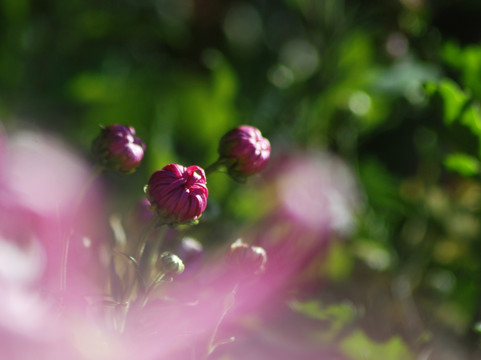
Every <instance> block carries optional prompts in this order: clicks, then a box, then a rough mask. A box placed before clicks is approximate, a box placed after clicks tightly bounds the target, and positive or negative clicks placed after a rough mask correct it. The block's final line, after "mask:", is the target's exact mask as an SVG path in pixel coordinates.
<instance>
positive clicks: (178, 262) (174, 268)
mask: <svg viewBox="0 0 481 360" xmlns="http://www.w3.org/2000/svg"><path fill="white" fill-rule="evenodd" d="M159 262H160V270H161V271H162V272H163V273H164V274H181V273H182V272H183V271H184V269H185V266H184V263H183V262H182V259H181V258H180V257H178V256H177V255H175V254H172V253H171V252H168V251H166V252H164V253H162V254H161V255H160V258H159Z"/></svg>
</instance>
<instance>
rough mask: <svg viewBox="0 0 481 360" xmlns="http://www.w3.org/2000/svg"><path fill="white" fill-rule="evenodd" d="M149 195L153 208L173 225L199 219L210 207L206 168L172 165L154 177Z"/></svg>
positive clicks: (149, 187)
mask: <svg viewBox="0 0 481 360" xmlns="http://www.w3.org/2000/svg"><path fill="white" fill-rule="evenodd" d="M146 195H147V198H148V199H149V201H150V203H151V208H152V210H153V211H154V212H156V213H157V214H158V215H159V216H160V217H161V218H162V219H164V220H165V221H167V222H168V223H169V224H172V223H183V222H187V221H192V220H197V219H198V218H199V217H200V216H201V215H202V213H203V212H204V210H205V208H206V206H207V196H208V195H209V191H208V190H207V186H206V178H205V172H204V170H203V169H202V168H201V167H199V166H196V165H193V166H189V167H184V166H182V165H177V164H169V165H166V166H164V167H163V168H162V169H161V170H157V171H156V172H154V173H153V174H152V176H151V177H150V180H149V183H148V184H147V187H146Z"/></svg>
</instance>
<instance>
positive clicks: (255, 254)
mask: <svg viewBox="0 0 481 360" xmlns="http://www.w3.org/2000/svg"><path fill="white" fill-rule="evenodd" d="M270 150H271V145H270V143H269V140H267V139H266V138H264V137H263V136H262V134H261V132H260V131H259V130H258V129H257V128H255V127H252V126H248V125H242V126H239V127H237V128H235V129H232V130H231V131H229V132H227V133H226V134H225V135H224V136H223V137H222V138H221V140H220V142H219V148H218V152H219V158H218V160H217V161H216V162H215V163H214V164H212V165H211V166H209V167H207V168H206V169H207V171H205V170H204V169H203V168H201V167H200V166H197V165H191V166H188V167H185V166H183V165H179V164H168V165H166V166H164V167H163V168H161V169H160V170H157V171H155V172H154V173H153V174H152V175H151V177H150V179H149V181H148V183H147V185H146V186H145V188H144V191H145V194H146V199H145V200H146V201H148V205H147V208H148V209H149V210H150V211H151V212H152V213H153V217H152V218H151V219H150V220H149V224H151V225H150V226H153V227H152V229H155V228H156V227H158V226H159V225H170V226H173V225H178V224H193V223H196V222H197V221H198V220H199V218H200V217H201V216H202V214H203V213H204V211H205V209H206V207H207V198H208V196H209V190H208V188H207V178H206V173H207V174H209V173H210V172H212V171H214V170H217V169H219V168H225V169H226V170H227V173H228V174H229V175H230V176H231V177H232V178H234V179H235V180H238V181H241V182H243V181H245V180H246V178H247V177H249V176H252V175H254V174H256V173H259V172H260V171H261V170H263V169H264V168H265V167H266V166H267V163H268V160H269V156H270ZM92 151H93V154H94V155H95V156H96V158H97V161H98V162H99V164H100V165H101V166H102V168H106V169H109V170H112V171H116V172H119V173H123V174H128V173H131V172H133V171H135V169H136V168H137V167H138V166H139V165H140V163H141V161H142V159H143V156H144V152H145V144H144V142H143V141H142V140H141V139H140V138H138V137H136V136H135V130H134V128H133V127H131V126H123V125H118V124H114V125H110V126H106V127H102V129H101V132H100V135H99V136H98V137H97V138H96V139H95V140H94V141H93V144H92ZM146 218H149V217H148V216H146ZM152 229H151V230H149V231H152ZM147 239H148V235H147V237H145V238H142V239H141V240H140V241H139V247H138V250H137V252H138V254H135V255H134V256H138V257H137V259H138V260H137V259H135V258H133V257H130V259H131V260H132V259H133V260H132V261H133V262H134V264H136V265H137V263H138V266H139V268H140V270H141V271H140V274H141V275H140V276H141V279H139V281H140V282H141V283H142V284H143V295H144V301H147V299H148V295H149V293H150V291H151V290H152V289H153V287H154V286H155V285H156V284H158V283H159V281H160V280H159V279H162V278H163V276H164V275H175V274H181V273H182V272H184V270H185V264H184V261H186V262H187V263H188V264H190V263H197V262H198V260H199V259H200V258H201V257H202V255H203V249H202V245H201V244H200V243H199V242H197V241H196V240H193V239H190V238H184V239H183V241H182V242H181V243H180V244H179V246H177V248H176V249H174V251H175V252H176V253H178V254H179V255H180V256H179V255H176V254H174V253H172V252H168V251H166V252H162V253H161V254H160V256H158V260H157V261H156V262H155V261H153V262H152V260H153V259H154V258H155V257H156V255H155V254H153V252H156V251H157V250H158V249H160V248H161V247H160V246H159V245H158V244H157V245H155V244H154V243H152V242H148V241H147ZM182 259H184V261H183V260H182ZM266 259H267V258H266V253H265V251H264V249H262V248H260V247H257V246H250V245H247V244H246V243H244V242H242V241H241V240H238V241H236V242H235V243H234V244H232V246H231V247H230V251H229V253H228V255H227V260H228V263H229V266H230V267H231V271H232V272H233V273H235V275H242V277H244V276H245V275H247V276H252V275H257V274H260V273H262V272H263V271H264V267H265V263H266ZM151 264H152V265H153V264H157V270H158V271H160V273H159V275H158V276H157V277H156V278H155V279H154V281H153V283H152V284H151V285H148V281H149V276H150V275H148V274H151V273H152V271H151V270H153V268H152V269H151V268H149V267H150V266H151ZM146 286H147V287H146Z"/></svg>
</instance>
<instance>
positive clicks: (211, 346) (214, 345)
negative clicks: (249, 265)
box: [204, 284, 239, 360]
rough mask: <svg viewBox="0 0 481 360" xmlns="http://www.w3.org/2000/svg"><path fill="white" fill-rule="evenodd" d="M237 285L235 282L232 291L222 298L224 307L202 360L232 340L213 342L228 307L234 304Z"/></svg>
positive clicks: (232, 339) (228, 309)
mask: <svg viewBox="0 0 481 360" xmlns="http://www.w3.org/2000/svg"><path fill="white" fill-rule="evenodd" d="M238 287H239V284H236V285H235V286H234V288H233V289H232V291H231V292H230V293H229V294H227V296H226V298H225V299H224V308H223V309H222V313H221V315H220V317H219V319H218V320H217V323H216V324H215V327H214V331H213V332H212V335H211V336H210V339H209V343H208V344H207V354H206V356H205V357H204V360H207V359H208V358H209V356H210V355H211V354H212V353H213V352H214V350H215V349H216V348H217V346H219V345H222V344H226V343H229V342H232V341H234V338H232V337H231V338H229V339H227V340H225V341H222V342H220V343H215V339H216V337H217V333H218V332H219V328H220V325H221V324H222V321H224V318H225V317H226V315H227V314H228V312H229V311H230V309H231V308H232V307H233V306H234V301H235V295H236V293H237V289H238Z"/></svg>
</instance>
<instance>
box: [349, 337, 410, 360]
mask: <svg viewBox="0 0 481 360" xmlns="http://www.w3.org/2000/svg"><path fill="white" fill-rule="evenodd" d="M341 349H342V350H343V352H344V353H345V354H346V355H347V356H349V358H350V359H352V360H386V359H389V360H410V359H414V357H413V354H412V353H411V352H410V351H409V348H408V347H407V346H406V344H405V343H404V342H403V340H402V339H401V338H400V337H399V336H394V337H392V338H391V339H390V340H388V341H387V342H384V343H377V342H375V341H373V340H371V339H369V338H368V337H367V336H366V335H365V334H364V333H363V332H361V331H357V332H354V333H353V334H351V335H350V336H348V337H346V338H345V339H344V340H343V341H342V342H341Z"/></svg>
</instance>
